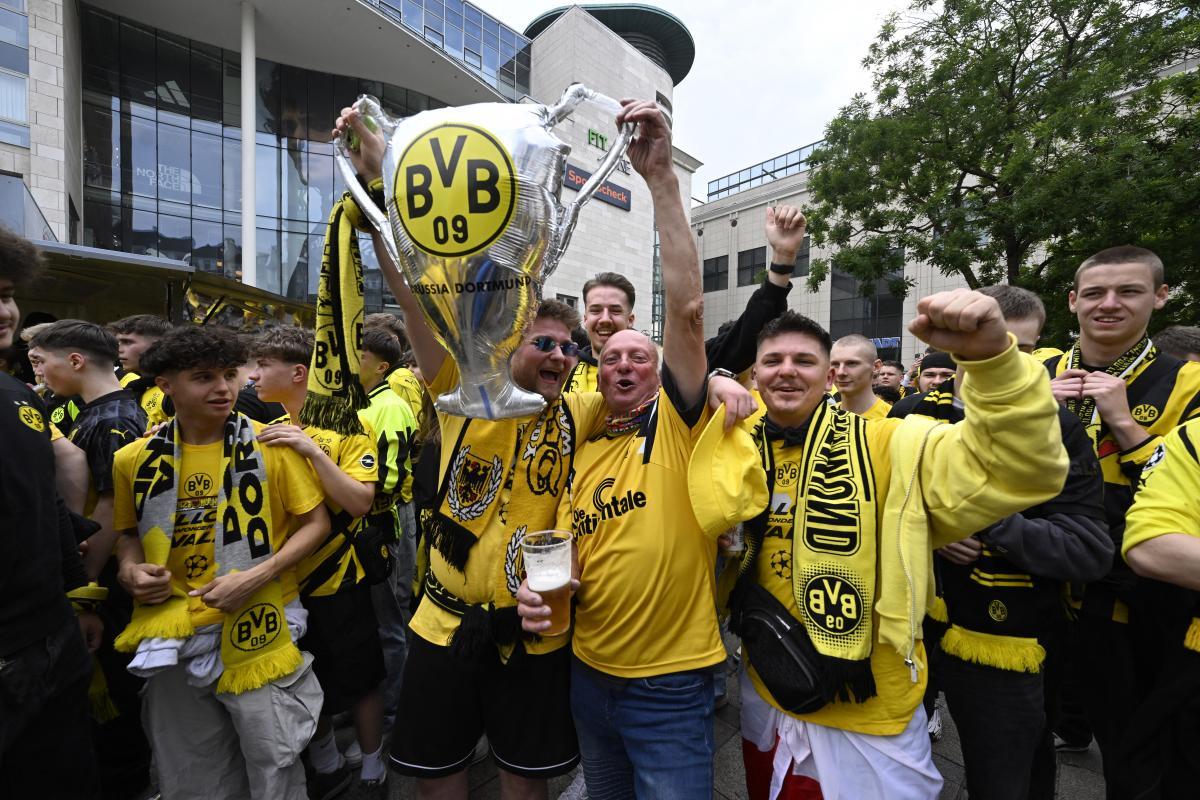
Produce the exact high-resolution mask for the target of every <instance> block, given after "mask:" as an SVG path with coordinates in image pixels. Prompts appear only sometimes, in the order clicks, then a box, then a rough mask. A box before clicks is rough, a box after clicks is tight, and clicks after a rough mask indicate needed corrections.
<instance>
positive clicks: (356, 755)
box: [342, 739, 362, 769]
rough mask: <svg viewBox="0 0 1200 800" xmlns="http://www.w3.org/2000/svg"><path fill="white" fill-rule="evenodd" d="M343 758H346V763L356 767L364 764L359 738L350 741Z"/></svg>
mask: <svg viewBox="0 0 1200 800" xmlns="http://www.w3.org/2000/svg"><path fill="white" fill-rule="evenodd" d="M342 758H344V759H346V763H347V764H349V765H350V766H352V767H354V768H355V769H357V768H358V767H361V766H362V748H361V747H359V746H358V740H357V739H355V740H354V741H352V742H351V743H350V746H349V747H347V748H346V752H344V753H342Z"/></svg>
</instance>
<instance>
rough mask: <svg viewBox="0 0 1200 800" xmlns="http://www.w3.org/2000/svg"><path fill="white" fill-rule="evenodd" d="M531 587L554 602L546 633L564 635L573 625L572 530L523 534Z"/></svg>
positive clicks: (526, 571) (545, 634) (551, 602)
mask: <svg viewBox="0 0 1200 800" xmlns="http://www.w3.org/2000/svg"><path fill="white" fill-rule="evenodd" d="M521 555H522V556H523V557H524V559H525V577H526V579H527V580H528V583H529V588H530V589H531V590H533V591H535V592H537V593H538V594H539V595H541V596H542V602H543V603H545V604H546V605H548V606H550V616H549V617H548V619H549V620H550V627H549V628H547V629H546V630H544V631H541V634H542V636H561V635H563V634H564V633H566V632H567V631H568V630H570V628H571V533H570V532H569V531H531V532H530V533H527V534H525V536H523V537H522V538H521Z"/></svg>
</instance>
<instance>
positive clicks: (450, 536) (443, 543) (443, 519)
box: [426, 511, 479, 572]
mask: <svg viewBox="0 0 1200 800" xmlns="http://www.w3.org/2000/svg"><path fill="white" fill-rule="evenodd" d="M430 521H431V522H432V524H431V525H430V526H429V528H428V530H427V531H426V533H428V534H429V545H430V546H431V547H432V548H433V549H434V550H437V551H438V552H439V553H441V554H442V558H444V559H446V563H447V564H449V565H450V566H451V567H453V568H454V569H455V570H457V571H458V572H465V571H466V568H467V559H468V558H469V557H470V556H471V548H472V547H474V546H475V543H476V542H477V541H479V540H478V539H476V538H475V536H474V535H473V534H472V533H471V532H470V531H469V530H467V529H466V528H464V527H463V526H462V525H459V524H458V523H457V522H455V521H454V520H452V519H450V518H449V517H447V516H446V515H445V514H439V513H437V512H436V511H435V512H434V513H433V518H432V519H431V520H430Z"/></svg>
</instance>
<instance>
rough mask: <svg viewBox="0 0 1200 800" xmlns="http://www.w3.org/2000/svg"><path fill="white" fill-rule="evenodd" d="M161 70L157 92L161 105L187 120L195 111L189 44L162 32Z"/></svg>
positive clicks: (159, 45)
mask: <svg viewBox="0 0 1200 800" xmlns="http://www.w3.org/2000/svg"><path fill="white" fill-rule="evenodd" d="M157 38H158V54H157V59H156V62H157V65H158V67H157V72H156V74H155V81H156V82H155V85H154V92H155V95H156V96H157V100H158V107H159V108H160V109H162V110H163V111H167V112H170V113H173V114H178V115H179V124H186V121H185V120H186V117H187V116H188V115H189V114H191V105H192V104H191V101H190V100H189V99H188V95H189V94H190V93H191V87H192V75H191V65H190V63H189V57H188V46H187V44H186V43H183V42H179V41H177V40H176V39H174V38H172V37H169V36H167V35H166V34H159V35H158V37H157Z"/></svg>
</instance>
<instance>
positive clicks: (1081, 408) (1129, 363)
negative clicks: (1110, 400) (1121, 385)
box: [1066, 336, 1158, 426]
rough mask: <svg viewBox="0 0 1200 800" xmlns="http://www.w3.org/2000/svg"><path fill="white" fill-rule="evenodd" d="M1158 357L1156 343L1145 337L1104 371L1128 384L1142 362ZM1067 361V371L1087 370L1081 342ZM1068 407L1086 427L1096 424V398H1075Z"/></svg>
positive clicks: (1071, 352)
mask: <svg viewBox="0 0 1200 800" xmlns="http://www.w3.org/2000/svg"><path fill="white" fill-rule="evenodd" d="M1157 355H1158V350H1157V349H1156V348H1155V347H1154V343H1153V342H1151V341H1150V339H1149V337H1147V336H1143V337H1142V338H1141V341H1139V342H1138V343H1137V344H1135V345H1134V346H1133V347H1131V348H1129V349H1128V350H1126V351H1125V352H1124V353H1122V354H1121V355H1120V356H1118V357H1117V360H1116V361H1114V362H1113V363H1111V364H1109V365H1108V367H1106V368H1105V370H1104V371H1105V372H1106V373H1108V374H1109V375H1115V376H1116V377H1118V378H1120V379H1121V380H1123V381H1125V382H1126V383H1128V382H1129V376H1130V375H1132V374H1133V373H1134V372H1135V371H1137V368H1138V367H1139V366H1140V365H1141V364H1142V362H1144V361H1153V360H1154V358H1155V356H1157ZM1066 359H1067V366H1066V368H1067V369H1085V367H1084V366H1083V353H1082V352H1081V351H1080V349H1079V342H1076V343H1075V344H1074V346H1072V347H1071V349H1070V351H1069V352H1068V353H1067V355H1066ZM1066 406H1067V410H1068V411H1070V412H1071V413H1072V414H1074V415H1075V416H1077V417H1079V421H1080V422H1082V423H1083V424H1084V425H1085V426H1091V425H1094V424H1096V400H1095V398H1093V397H1073V398H1071V399H1070V400H1067V402H1066Z"/></svg>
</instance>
